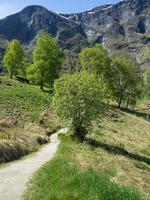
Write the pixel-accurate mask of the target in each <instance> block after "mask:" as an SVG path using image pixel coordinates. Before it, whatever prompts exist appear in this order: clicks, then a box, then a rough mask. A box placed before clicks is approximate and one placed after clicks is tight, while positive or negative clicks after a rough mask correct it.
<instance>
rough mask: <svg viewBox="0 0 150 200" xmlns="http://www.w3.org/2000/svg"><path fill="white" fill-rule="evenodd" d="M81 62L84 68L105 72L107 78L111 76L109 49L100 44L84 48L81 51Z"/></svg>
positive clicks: (98, 72) (100, 72)
mask: <svg viewBox="0 0 150 200" xmlns="http://www.w3.org/2000/svg"><path fill="white" fill-rule="evenodd" d="M80 62H81V66H82V69H83V70H87V71H89V72H94V73H97V74H103V75H104V76H105V77H106V78H108V77H109V71H110V62H111V60H110V58H109V55H108V52H107V50H106V49H104V48H103V47H102V46H101V45H100V44H96V45H95V46H94V47H88V48H84V49H83V50H82V52H81V53H80Z"/></svg>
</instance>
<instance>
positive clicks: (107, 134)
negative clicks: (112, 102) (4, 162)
mask: <svg viewBox="0 0 150 200" xmlns="http://www.w3.org/2000/svg"><path fill="white" fill-rule="evenodd" d="M94 127H95V128H94V129H93V130H92V132H91V133H90V134H89V135H88V136H87V140H86V141H85V142H84V143H78V142H75V141H72V139H71V138H70V135H69V133H68V135H62V136H60V137H61V140H62V143H61V146H60V149H59V151H58V153H57V156H56V157H55V158H54V159H53V160H52V161H50V162H49V163H47V164H46V165H45V166H44V167H43V168H41V169H40V170H39V172H37V173H36V174H35V176H34V178H33V180H31V184H30V186H29V189H28V191H27V192H26V195H25V197H26V198H25V199H26V200H29V199H30V200H32V199H33V200H34V199H36V200H42V199H43V200H49V199H59V200H64V199H66V200H67V199H82V200H86V199H91V200H110V199H111V200H128V199H130V200H138V199H147V200H148V199H149V198H150V190H149V188H150V179H149V177H150V148H149V141H150V123H149V122H148V121H146V120H144V119H142V118H140V117H136V116H135V115H134V114H131V113H130V114H129V113H126V112H124V111H120V110H118V109H114V108H112V109H110V111H109V114H108V115H107V117H105V118H104V119H103V120H102V121H101V120H100V121H97V123H95V126H94ZM70 134H71V132H70ZM135 188H136V189H135ZM139 194H140V195H139Z"/></svg>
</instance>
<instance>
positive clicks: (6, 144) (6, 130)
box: [0, 76, 58, 163]
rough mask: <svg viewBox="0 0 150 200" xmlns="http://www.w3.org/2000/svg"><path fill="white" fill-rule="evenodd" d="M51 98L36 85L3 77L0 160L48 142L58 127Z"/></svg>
mask: <svg viewBox="0 0 150 200" xmlns="http://www.w3.org/2000/svg"><path fill="white" fill-rule="evenodd" d="M50 99H51V96H50V94H49V93H46V92H42V91H41V90H40V89H39V87H37V86H33V85H29V84H23V83H21V82H19V81H16V80H13V79H12V80H10V79H9V77H7V76H0V163H3V162H9V161H12V160H15V159H20V157H21V156H24V155H27V154H29V153H31V152H33V151H36V150H38V148H39V147H40V145H41V144H45V143H46V142H48V141H49V138H48V135H49V134H51V132H53V131H54V130H56V129H57V127H58V122H57V120H55V117H54V116H53V115H52V113H51V111H50V109H49V106H50Z"/></svg>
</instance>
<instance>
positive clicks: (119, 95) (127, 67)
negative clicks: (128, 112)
mask: <svg viewBox="0 0 150 200" xmlns="http://www.w3.org/2000/svg"><path fill="white" fill-rule="evenodd" d="M111 80H112V90H113V94H114V97H115V99H116V100H117V102H118V106H119V107H120V106H121V104H122V102H123V101H127V107H128V105H129V104H130V103H131V104H134V103H135V102H136V97H137V95H138V93H139V92H140V90H139V89H138V84H139V83H140V81H141V79H140V76H139V74H138V71H137V69H136V66H135V62H134V61H133V60H132V59H130V58H128V57H125V56H117V57H116V58H115V59H114V60H113V63H112V70H111Z"/></svg>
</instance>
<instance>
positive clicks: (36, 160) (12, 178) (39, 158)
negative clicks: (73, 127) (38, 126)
mask: <svg viewBox="0 0 150 200" xmlns="http://www.w3.org/2000/svg"><path fill="white" fill-rule="evenodd" d="M65 132H67V129H61V130H59V131H58V132H57V133H55V134H53V135H52V136H51V138H50V139H51V143H49V144H47V145H46V146H45V147H43V148H42V149H41V150H40V151H39V152H37V153H35V154H34V155H33V156H31V157H29V158H27V159H25V160H20V161H16V162H14V163H11V164H10V165H9V166H7V167H4V168H2V169H0V200H21V199H22V198H21V197H22V194H23V193H24V192H25V190H26V187H27V183H28V182H29V180H30V178H31V177H32V175H33V174H34V172H36V171H37V170H38V169H39V168H40V167H41V166H42V165H43V164H44V163H46V162H47V161H49V160H50V159H52V158H53V156H54V154H55V152H56V150H57V147H58V145H59V143H60V141H59V140H58V134H59V133H65Z"/></svg>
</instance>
